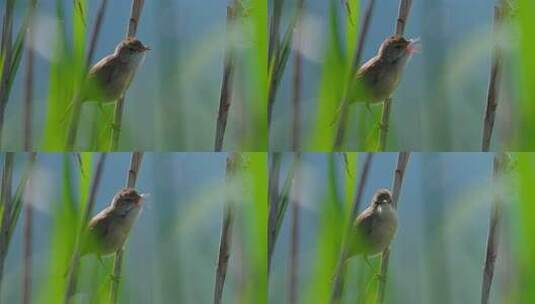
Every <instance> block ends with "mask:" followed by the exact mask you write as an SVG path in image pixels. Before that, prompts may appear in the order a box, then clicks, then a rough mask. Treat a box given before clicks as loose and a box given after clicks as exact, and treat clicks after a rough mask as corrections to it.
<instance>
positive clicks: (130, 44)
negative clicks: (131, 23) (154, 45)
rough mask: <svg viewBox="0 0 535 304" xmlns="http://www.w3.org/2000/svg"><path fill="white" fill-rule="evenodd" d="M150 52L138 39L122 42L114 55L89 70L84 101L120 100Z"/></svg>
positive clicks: (128, 39)
mask: <svg viewBox="0 0 535 304" xmlns="http://www.w3.org/2000/svg"><path fill="white" fill-rule="evenodd" d="M148 50H150V48H148V47H146V46H144V45H143V44H142V43H141V41H139V40H137V39H136V38H127V39H125V40H123V41H121V42H120V43H119V45H118V46H117V47H116V48H115V51H114V53H113V54H111V55H108V56H106V57H104V58H102V59H101V60H100V61H99V62H97V63H96V64H95V65H94V66H93V67H92V68H91V69H90V70H89V73H88V76H87V82H86V87H85V90H84V92H83V94H82V96H83V97H82V100H83V101H98V102H113V101H115V100H117V99H119V98H120V97H121V95H122V94H123V93H124V92H125V91H126V89H127V88H128V86H129V85H130V83H131V82H132V79H133V78H134V74H135V72H136V69H137V67H138V66H139V64H140V63H141V62H142V60H143V58H144V57H145V52H146V51H148Z"/></svg>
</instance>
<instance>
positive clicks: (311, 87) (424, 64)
mask: <svg viewBox="0 0 535 304" xmlns="http://www.w3.org/2000/svg"><path fill="white" fill-rule="evenodd" d="M330 2H331V1H323V0H306V1H305V34H304V36H303V41H304V45H305V46H304V50H305V51H304V54H305V56H304V64H303V73H302V75H303V76H302V77H303V85H302V90H303V101H302V103H303V105H302V110H303V114H302V116H303V126H302V128H301V129H302V132H303V135H302V136H303V138H304V140H306V139H307V138H308V137H309V136H311V133H312V132H313V131H314V130H315V129H314V127H313V126H314V124H315V123H316V115H317V113H316V112H317V111H318V97H319V91H320V81H321V76H322V65H323V62H322V60H323V55H324V49H325V46H326V45H328V43H329V41H328V31H327V30H328V16H329V3H330ZM335 2H336V3H337V4H338V5H337V8H338V11H337V12H338V16H339V20H340V22H339V24H340V29H341V30H340V36H341V38H342V40H344V31H343V28H344V27H345V21H346V20H347V19H346V15H345V11H344V6H343V5H342V3H343V1H342V0H340V1H335ZM375 2H376V3H375V9H374V12H373V15H372V18H371V23H370V27H369V32H368V36H367V40H366V41H365V45H364V50H363V56H362V62H361V63H364V62H365V61H367V60H368V59H370V58H371V57H373V56H374V55H375V54H376V52H377V49H378V47H379V45H380V44H381V42H382V41H383V40H384V39H385V38H386V37H388V36H391V35H392V34H393V33H394V30H395V20H396V18H397V14H398V6H399V1H375ZM285 4H286V10H284V11H283V18H284V21H285V22H283V25H282V27H281V28H282V29H283V30H282V32H283V31H284V30H285V29H286V26H287V23H288V20H289V19H290V18H291V17H292V15H293V11H294V7H295V1H285ZM367 4H368V1H367V0H360V7H361V10H360V13H361V15H362V14H363V11H364V9H365V7H366V6H367ZM495 4H496V1H493V0H474V1H463V0H433V1H418V0H417V1H412V9H411V12H410V15H409V17H408V21H407V27H406V29H405V35H406V36H407V37H408V38H420V41H421V45H422V51H421V53H419V54H416V55H414V56H413V57H412V59H411V60H410V62H409V64H408V66H407V67H406V69H405V72H404V74H403V77H402V80H401V83H400V86H399V88H398V89H397V90H396V92H395V93H394V96H393V97H394V103H393V108H392V113H391V128H390V133H389V142H388V144H387V151H478V150H480V147H481V130H482V122H483V113H484V109H485V103H486V96H487V87H488V80H489V75H490V56H491V49H492V48H491V46H492V44H491V42H492V39H491V34H492V23H493V21H492V20H493V16H494V5H495ZM511 36H514V34H513V33H511ZM513 47H514V43H506V45H505V49H506V50H507V51H506V53H508V51H509V50H510V49H511V48H513ZM293 54H295V53H292V55H291V56H290V58H289V61H288V62H289V64H288V66H287V68H286V70H285V73H284V79H283V80H282V81H281V88H280V90H279V92H278V95H277V101H276V104H275V107H274V114H273V123H272V134H271V138H270V142H271V150H272V151H288V150H289V147H290V130H291V126H292V125H291V117H292V116H291V115H292V114H291V113H292V112H291V90H292V85H293V84H292V78H291V77H292V74H293ZM506 57H507V56H506ZM514 63H515V62H514V61H512V62H510V61H509V59H507V60H506V67H505V72H504V73H506V74H507V75H508V77H509V76H511V75H509V74H510V71H511V69H514V68H512V66H513V67H514ZM509 78H510V79H511V80H508V81H505V82H507V83H508V84H509V86H508V87H506V88H504V89H503V93H502V94H503V96H504V98H505V99H506V100H509V101H510V102H502V103H501V104H500V106H499V108H498V111H497V117H496V126H495V134H494V138H493V146H491V150H501V149H503V147H504V145H507V144H508V143H509V140H510V137H511V128H512V125H513V123H514V120H513V117H514V116H513V114H515V113H516V112H515V102H514V100H513V97H514V92H511V89H510V88H516V86H515V85H513V84H514V79H515V78H514V77H509ZM352 107H354V108H355V107H357V106H355V105H353V106H352ZM358 108H359V111H363V112H365V114H366V113H367V112H368V111H367V110H366V108H365V107H364V106H361V107H358ZM374 108H375V107H374ZM368 115H369V114H368ZM358 117H359V116H357V115H356V112H354V116H352V117H351V121H353V124H351V125H350V126H351V127H350V129H349V130H348V133H347V138H348V148H349V149H355V146H356V143H355V138H356V137H357V136H358V135H357V133H356V123H355V121H356V120H358ZM372 127H376V125H374V126H372ZM352 138H353V140H352ZM361 149H362V148H361ZM358 151H361V150H358Z"/></svg>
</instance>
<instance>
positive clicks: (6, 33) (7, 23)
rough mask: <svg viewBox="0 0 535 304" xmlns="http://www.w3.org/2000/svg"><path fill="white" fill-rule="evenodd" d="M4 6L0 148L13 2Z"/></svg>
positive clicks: (9, 0)
mask: <svg viewBox="0 0 535 304" xmlns="http://www.w3.org/2000/svg"><path fill="white" fill-rule="evenodd" d="M5 3H6V6H5V11H4V23H3V26H2V43H1V48H0V54H3V56H4V66H3V68H2V74H1V75H0V81H1V82H0V146H1V143H2V132H3V128H4V117H5V111H6V106H7V98H8V91H9V74H10V73H11V57H12V52H13V47H12V43H11V39H12V37H11V36H12V27H13V10H14V4H15V1H14V0H6V2H5Z"/></svg>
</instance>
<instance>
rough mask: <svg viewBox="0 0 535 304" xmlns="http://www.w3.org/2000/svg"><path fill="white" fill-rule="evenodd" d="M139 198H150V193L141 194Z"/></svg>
mask: <svg viewBox="0 0 535 304" xmlns="http://www.w3.org/2000/svg"><path fill="white" fill-rule="evenodd" d="M139 196H141V198H142V199H146V198H148V197H150V193H141V194H140V195H139Z"/></svg>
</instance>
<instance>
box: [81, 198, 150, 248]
mask: <svg viewBox="0 0 535 304" xmlns="http://www.w3.org/2000/svg"><path fill="white" fill-rule="evenodd" d="M142 205H143V194H139V193H138V192H137V191H136V190H134V189H132V188H125V189H122V190H121V191H119V192H118V193H116V194H115V196H114V197H113V200H112V202H111V204H110V205H109V206H108V207H106V208H104V209H103V210H102V211H101V212H99V213H98V214H97V215H95V216H94V217H93V218H92V219H91V221H90V222H89V225H88V230H87V237H86V242H85V244H84V246H82V250H81V255H82V256H83V255H85V254H96V255H98V256H105V255H109V254H113V253H114V252H115V251H117V250H119V249H120V248H121V247H122V246H123V244H124V242H125V241H126V239H127V237H128V233H129V232H130V229H131V228H132V226H133V225H134V222H135V221H136V218H137V216H138V214H139V212H140V211H141V207H142Z"/></svg>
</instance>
